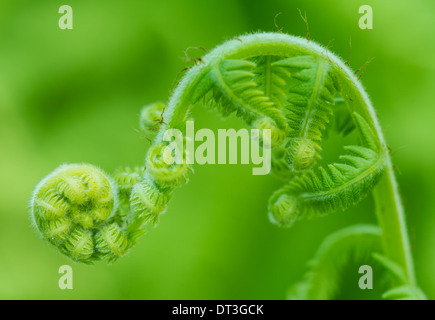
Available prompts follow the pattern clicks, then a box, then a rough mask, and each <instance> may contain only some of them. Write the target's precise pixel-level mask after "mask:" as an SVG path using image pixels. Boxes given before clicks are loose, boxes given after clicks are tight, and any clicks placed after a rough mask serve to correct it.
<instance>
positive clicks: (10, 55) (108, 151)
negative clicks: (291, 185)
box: [0, 0, 435, 299]
mask: <svg viewBox="0 0 435 320" xmlns="http://www.w3.org/2000/svg"><path fill="white" fill-rule="evenodd" d="M64 4H69V5H71V6H72V8H73V12H74V29H73V30H60V29H59V28H58V19H59V17H60V14H59V13H58V9H59V7H60V6H61V5H64ZM363 4H368V5H371V6H372V8H373V11H374V29H373V30H360V29H359V27H358V19H359V17H360V15H359V13H358V8H359V7H360V6H361V5H363ZM297 8H300V9H301V10H302V11H306V12H307V16H308V20H309V24H310V31H311V37H312V39H313V40H315V41H317V42H319V43H321V44H323V45H326V44H327V43H329V42H330V41H332V40H333V39H334V40H333V42H331V45H332V47H331V49H330V50H331V51H334V52H336V53H337V54H338V55H339V56H341V57H343V58H344V59H346V58H347V56H348V52H349V39H350V38H351V39H352V50H351V52H350V55H349V57H350V63H351V66H352V67H353V68H354V69H355V70H356V69H358V68H359V67H360V66H361V65H363V64H364V62H365V61H366V60H367V59H368V58H370V57H375V59H374V60H373V61H372V62H371V64H370V65H369V66H368V67H367V71H366V73H365V74H364V76H363V79H362V81H363V83H364V85H365V87H366V89H367V91H368V93H369V94H370V96H371V98H372V100H373V103H374V105H375V107H376V109H377V112H378V115H379V118H380V121H381V124H382V126H383V128H384V131H385V134H386V138H387V141H388V142H389V145H390V147H391V149H392V150H393V161H394V162H395V164H396V165H397V168H398V172H400V174H398V180H399V183H400V186H401V192H402V195H403V199H404V203H405V206H406V212H407V222H408V227H409V232H410V236H411V241H412V248H413V254H414V257H415V264H416V271H417V277H418V279H419V283H420V284H421V287H422V288H423V290H424V291H425V292H426V293H427V295H428V297H429V298H435V277H434V276H433V272H434V269H435V268H434V266H435V251H434V249H433V248H434V243H435V232H433V230H435V215H434V212H433V208H435V197H434V196H433V194H434V192H435V170H433V165H434V163H435V150H434V148H433V146H434V144H435V134H434V129H433V128H434V119H435V109H434V101H435V97H434V90H433V88H434V86H435V58H434V52H435V27H434V22H435V2H434V1H432V0H413V1H410V0H406V1H393V0H384V1H374V0H365V1H360V0H346V1H344V0H340V1H339V0H316V1H306V0H294V1H284V0H282V1H280V0H269V1H252V0H250V1H248V0H246V1H243V0H238V1H236V0H232V1H230V0H220V1H198V0H197V1H187V0H183V1H165V0H162V1H154V0H152V1H133V0H124V1H110V2H108V1H101V0H95V1H83V0H75V1H72V2H64V1H44V2H35V1H20V0H14V1H5V0H2V1H1V2H0V298H2V299H36V298H38V299H283V298H285V294H286V290H287V288H288V287H289V286H290V285H291V284H292V283H294V282H296V281H298V280H300V279H301V277H302V275H303V272H304V270H305V266H306V263H307V261H308V260H309V259H310V258H311V257H312V256H313V255H314V253H315V252H316V250H317V248H318V246H319V244H320V243H321V241H322V239H323V238H324V237H325V236H326V235H328V234H330V233H331V232H333V231H335V230H338V229H339V228H341V227H344V226H348V225H350V224H354V223H360V222H362V223H375V222H376V220H375V217H374V212H373V203H372V199H371V198H368V199H366V200H364V201H363V202H362V203H361V204H360V205H358V207H356V208H353V209H351V210H348V211H347V212H344V213H337V214H333V215H330V216H328V217H324V218H321V219H315V220H311V221H301V222H300V223H297V224H296V225H295V226H294V227H293V228H291V229H289V230H281V229H279V228H277V227H275V226H274V225H272V224H271V223H269V221H268V218H267V214H266V212H267V200H268V197H269V196H270V194H271V193H272V192H273V191H274V190H275V189H277V188H279V187H280V185H281V184H282V183H281V182H280V181H278V180H277V179H275V178H274V177H272V176H253V175H252V174H251V168H250V167H249V166H233V165H226V166H222V165H221V166H198V165H197V166H196V167H195V171H196V172H195V174H194V175H192V178H191V181H190V183H189V184H188V185H186V186H184V187H183V188H181V189H179V190H177V192H176V193H175V197H174V198H173V200H172V202H171V203H170V206H169V210H168V211H167V213H166V214H165V216H163V217H162V219H161V222H160V225H159V226H158V227H157V228H156V229H153V230H150V232H149V233H148V234H147V235H146V236H144V237H143V238H142V239H141V240H140V241H139V243H138V244H137V245H136V246H135V247H134V248H133V249H132V250H131V252H130V254H129V255H127V256H126V257H123V258H122V259H120V260H119V261H118V262H116V263H115V264H114V265H111V266H108V265H106V264H104V263H97V264H96V265H95V266H85V265H78V264H75V263H73V262H71V261H70V260H68V259H67V258H66V257H64V256H62V255H61V254H59V253H58V252H57V251H56V250H55V248H52V247H50V246H48V245H47V244H46V243H45V242H43V241H42V240H41V239H40V238H39V236H38V235H37V233H36V232H34V230H32V226H31V223H30V219H29V213H28V211H29V210H28V203H29V199H30V196H31V192H32V190H33V188H34V186H35V185H36V184H37V183H38V181H39V180H40V179H41V178H43V177H44V176H45V175H46V174H48V173H49V172H51V171H52V170H53V169H54V168H56V167H57V166H58V165H59V164H62V163H66V162H68V163H80V162H87V163H92V164H96V165H99V166H100V167H102V168H103V169H104V170H106V171H107V172H113V170H114V169H115V168H116V167H118V166H120V165H140V164H142V163H143V160H144V156H145V154H146V149H147V148H148V147H149V142H148V141H147V140H146V139H144V138H143V137H141V134H140V133H138V132H137V131H136V129H137V128H138V123H137V120H138V114H139V111H140V108H141V107H142V106H143V105H145V104H147V103H150V102H153V101H156V100H163V101H165V100H166V99H167V96H168V90H169V88H170V87H171V85H172V83H173V80H174V78H175V77H176V75H177V73H178V72H179V71H180V70H181V69H182V68H184V67H186V66H188V65H190V64H191V63H189V62H188V61H186V59H185V57H184V50H185V49H186V48H187V47H190V46H201V47H204V48H207V49H211V48H213V47H214V46H215V45H218V44H220V43H221V42H222V41H224V40H226V39H229V38H231V37H234V36H237V35H239V34H243V33H246V32H252V31H257V30H264V31H275V30H276V28H275V26H274V22H273V20H274V16H275V15H276V14H277V13H279V12H282V14H281V15H280V16H278V17H277V22H278V24H279V25H280V26H281V27H282V28H283V30H284V32H288V33H291V34H294V35H299V36H305V25H304V23H303V22H302V20H301V19H300V17H299V14H298V11H297ZM200 54H201V52H195V51H194V50H192V51H190V55H192V56H196V55H200ZM193 115H194V117H195V119H196V121H197V126H198V128H199V127H210V128H213V129H217V128H227V127H237V126H239V125H240V123H239V122H238V121H236V120H234V119H229V120H228V121H225V122H224V121H222V120H221V119H220V117H219V116H217V115H216V113H214V112H208V111H205V110H204V109H202V108H196V109H195V111H194V114H193ZM325 149H326V148H325ZM325 152H326V156H327V154H328V152H327V151H325ZM64 264H69V265H72V267H73V270H74V289H73V290H65V291H63V290H60V289H59V287H58V279H59V276H60V275H59V274H58V269H59V267H60V266H61V265H64ZM356 285H357V284H356V282H355V283H347V285H346V286H347V287H349V288H350V289H352V288H353V291H357V290H356V289H355V288H356ZM350 291H351V292H353V291H352V290H350ZM358 295H359V296H358ZM361 295H362V296H361ZM352 297H354V296H353V295H349V296H346V298H352ZM355 297H364V294H362V293H361V292H360V293H356V294H355Z"/></svg>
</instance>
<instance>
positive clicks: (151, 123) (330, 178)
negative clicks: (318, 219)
mask: <svg viewBox="0 0 435 320" xmlns="http://www.w3.org/2000/svg"><path fill="white" fill-rule="evenodd" d="M199 101H203V102H204V104H205V105H206V106H209V107H211V108H214V109H216V110H218V112H219V113H221V114H222V115H223V116H228V115H230V114H233V115H235V116H236V117H238V118H240V119H243V120H244V121H245V122H246V124H247V125H248V126H251V128H254V129H260V131H261V130H263V129H270V130H271V143H270V147H271V148H272V159H271V167H272V170H273V172H274V173H275V174H276V175H278V176H279V177H280V178H281V179H283V180H284V181H285V182H286V184H285V186H284V187H283V188H281V189H280V190H279V191H277V192H275V193H274V194H273V195H272V197H271V199H270V203H269V215H270V217H271V220H272V221H273V222H275V223H277V224H278V225H280V226H291V225H292V224H293V223H294V222H295V221H296V220H298V219H301V218H303V217H314V216H322V215H326V214H329V213H331V212H334V211H336V210H346V209H348V208H350V207H351V206H353V205H355V204H356V203H358V202H359V201H360V200H361V199H363V198H364V197H365V196H367V195H368V194H369V193H370V192H371V193H373V195H374V199H375V207H376V208H375V212H376V216H377V218H378V221H379V227H380V229H378V228H374V227H368V226H358V227H352V228H350V229H345V230H343V231H340V232H339V233H337V234H336V235H334V236H331V237H330V238H328V239H327V240H326V242H325V244H324V245H322V247H321V249H320V250H319V253H318V254H317V256H316V258H315V259H314V260H313V262H312V263H311V271H310V272H309V274H308V275H307V278H306V280H305V281H304V282H302V283H301V284H300V285H299V286H297V289H296V291H293V293H294V294H295V296H296V297H299V298H310V299H311V298H331V297H333V296H334V295H335V293H336V292H337V291H338V289H339V288H338V286H339V284H340V281H339V278H340V272H341V270H342V267H343V266H344V264H345V262H346V261H349V259H351V258H352V257H356V258H361V257H366V256H367V255H368V254H374V253H376V254H377V255H374V257H375V259H377V261H378V262H379V263H380V264H381V265H382V266H383V268H384V269H385V270H387V272H389V273H390V274H391V275H392V276H393V278H396V281H395V283H394V285H392V286H391V290H388V291H387V292H386V293H385V295H384V296H385V297H386V298H411V299H414V298H415V299H417V298H424V295H423V294H422V293H421V291H420V290H419V289H418V287H417V285H416V280H415V273H414V268H413V262H412V257H411V253H410V246H409V240H408V235H407V231H406V224H405V219H404V212H403V206H402V204H401V201H400V195H399V192H398V187H397V183H396V180H395V176H394V172H393V166H392V163H391V159H390V156H389V153H388V151H387V150H388V147H387V145H386V142H385V139H384V136H383V134H382V130H381V127H380V125H379V123H378V120H377V117H376V113H375V111H374V109H373V107H372V105H371V102H370V100H369V99H368V96H367V94H366V92H365V91H364V89H363V88H362V86H361V85H360V83H359V82H358V79H357V78H355V76H354V72H352V71H351V70H350V69H349V68H348V67H347V66H346V65H345V64H344V63H343V62H342V61H341V59H339V58H338V57H337V56H335V55H334V54H332V53H331V52H326V50H325V49H324V48H322V47H321V46H319V45H317V44H315V43H314V42H313V41H306V39H301V38H297V37H293V36H290V35H286V34H282V33H254V34H248V35H245V36H241V37H238V38H237V39H233V40H229V41H227V42H225V43H224V44H222V45H220V46H218V47H216V48H215V49H214V50H212V51H211V52H210V53H208V54H206V55H205V56H204V57H202V58H201V59H199V60H198V61H197V63H196V64H195V65H194V66H193V67H191V68H189V70H188V71H187V72H186V73H185V75H184V77H183V79H181V81H180V82H179V84H178V85H177V87H176V88H175V90H173V91H172V92H171V96H170V98H169V100H168V102H167V104H162V103H153V104H150V105H147V106H146V107H145V108H143V109H142V111H141V117H140V127H141V129H142V130H143V131H144V132H145V133H146V134H152V133H154V132H156V131H157V129H158V132H157V134H156V135H155V137H154V143H153V145H152V146H151V147H150V149H149V150H148V153H147V156H146V160H145V168H143V169H128V168H121V169H119V170H118V171H116V172H115V174H114V179H112V178H111V177H110V176H108V175H106V174H105V173H104V172H102V171H101V170H99V169H98V168H95V167H93V166H90V165H67V166H61V167H60V168H59V169H57V170H55V171H54V172H53V173H52V174H50V175H48V176H47V177H46V178H45V179H43V180H42V181H41V182H40V183H39V184H38V185H37V187H36V189H35V192H34V194H33V197H32V201H31V214H32V218H33V220H34V222H35V225H36V227H37V230H38V231H39V232H40V234H41V236H42V237H43V238H44V239H46V240H47V241H48V242H49V243H51V244H52V245H54V246H56V247H57V248H58V249H59V250H60V251H61V252H62V253H64V254H66V255H67V256H68V257H70V258H71V259H73V260H75V261H78V262H83V263H93V262H94V261H96V260H101V259H104V260H106V261H108V262H114V261H116V260H117V259H118V258H119V257H120V256H122V255H125V254H126V253H127V252H128V251H129V250H130V248H131V247H132V246H133V245H134V244H135V243H136V242H137V239H138V237H139V236H141V235H142V234H144V233H145V227H146V226H147V225H148V224H150V223H152V224H154V225H156V224H157V222H158V221H159V220H160V218H161V216H162V214H164V213H165V212H166V210H167V207H168V204H169V202H170V199H171V198H172V196H173V193H174V191H175V189H176V188H178V187H180V186H182V185H183V184H185V183H187V182H188V181H189V175H190V174H191V173H192V172H193V169H192V166H191V165H190V163H186V161H182V162H181V163H171V164H169V163H168V162H167V161H166V160H165V159H166V158H167V157H168V154H167V146H168V143H167V141H165V138H164V137H165V133H166V132H167V130H169V129H180V128H183V127H185V122H186V121H187V120H188V119H190V110H191V107H192V106H193V105H194V104H196V103H197V102H199ZM332 127H335V129H336V130H337V131H338V132H339V133H340V134H343V135H346V134H349V133H350V132H351V131H353V130H354V129H355V128H356V131H357V134H358V135H359V138H360V139H359V140H360V143H359V144H355V145H351V146H345V147H344V150H345V151H344V154H342V155H341V156H340V157H339V161H338V162H336V163H332V164H329V165H326V166H318V165H317V162H318V161H317V160H318V159H319V158H320V152H321V149H322V141H323V140H324V139H325V135H327V132H328V131H327V130H330V129H331V128H332ZM259 138H260V139H259V140H260V142H261V140H262V139H263V138H264V136H262V135H261V134H260V137H259ZM183 139H184V138H183ZM187 141H188V140H186V139H184V140H183V145H186V144H187ZM178 148H179V147H178V146H177V147H176V150H175V149H174V150H173V151H174V152H176V153H178V154H179V155H181V158H182V159H183V160H186V159H190V156H192V155H191V154H189V152H190V151H187V150H186V151H184V150H179V149H178ZM171 152H172V151H171ZM380 230H382V232H381V231H380ZM331 275H332V276H331Z"/></svg>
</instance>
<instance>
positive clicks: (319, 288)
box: [287, 225, 382, 300]
mask: <svg viewBox="0 0 435 320" xmlns="http://www.w3.org/2000/svg"><path fill="white" fill-rule="evenodd" d="M381 250H382V241H381V230H380V228H378V227H376V226H371V225H355V226H351V227H347V228H345V229H342V230H339V231H337V232H335V233H333V234H332V235H330V236H328V237H327V238H326V239H325V240H324V241H323V243H322V244H321V246H320V248H319V250H318V251H317V253H316V255H315V257H314V259H313V260H312V261H311V262H310V263H309V271H308V272H307V273H306V274H305V278H304V280H303V281H302V282H300V283H298V284H296V285H294V286H292V287H291V288H290V290H289V291H288V295H287V299H289V300H329V299H333V298H334V296H335V295H336V294H337V293H338V290H339V288H340V286H341V283H340V279H341V275H342V273H343V271H344V270H345V268H346V267H347V266H348V264H349V263H352V262H360V261H364V263H367V260H368V259H371V255H372V253H373V252H376V251H378V252H379V251H381Z"/></svg>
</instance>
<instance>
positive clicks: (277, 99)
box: [254, 56, 291, 109]
mask: <svg viewBox="0 0 435 320" xmlns="http://www.w3.org/2000/svg"><path fill="white" fill-rule="evenodd" d="M278 59H279V57H276V56H260V57H256V58H255V60H254V62H255V63H256V68H255V69H254V73H255V74H256V76H255V78H254V80H255V81H256V82H257V84H258V88H259V89H261V90H262V91H263V92H264V94H265V95H266V96H267V97H269V98H270V100H271V101H272V102H273V103H274V104H275V106H277V107H278V108H279V109H282V108H284V105H285V104H286V98H287V86H288V84H289V82H290V77H291V73H290V71H289V70H288V68H285V67H282V66H279V65H274V64H273V62H275V61H277V60H278Z"/></svg>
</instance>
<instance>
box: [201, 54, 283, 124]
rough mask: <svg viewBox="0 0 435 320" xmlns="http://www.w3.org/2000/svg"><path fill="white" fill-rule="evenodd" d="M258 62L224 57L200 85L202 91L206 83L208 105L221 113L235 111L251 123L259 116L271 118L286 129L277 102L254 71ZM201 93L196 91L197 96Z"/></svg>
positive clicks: (225, 113)
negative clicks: (259, 82) (261, 83)
mask: <svg viewBox="0 0 435 320" xmlns="http://www.w3.org/2000/svg"><path fill="white" fill-rule="evenodd" d="M256 66H257V65H256V64H255V63H254V62H252V61H249V60H243V59H228V60H222V61H221V62H220V63H219V64H218V65H216V66H214V67H213V68H212V70H211V71H210V72H209V73H208V74H207V75H206V76H205V77H203V79H201V81H200V82H199V84H198V85H197V87H198V88H200V89H198V91H199V92H200V93H201V94H202V92H203V91H204V89H205V88H207V86H210V85H211V84H212V85H211V88H210V90H209V92H208V93H207V94H205V96H204V97H205V100H206V101H205V102H206V104H209V105H212V106H213V107H215V108H216V109H217V110H218V111H219V112H220V113H221V114H222V115H224V116H228V115H229V114H231V113H233V112H236V114H237V116H238V117H241V118H243V119H244V120H245V121H246V122H247V123H248V124H251V123H252V121H254V120H255V119H257V118H264V117H267V118H270V119H272V120H273V121H274V122H275V123H276V125H277V127H278V128H279V129H281V130H285V129H286V127H287V123H286V120H285V117H284V116H283V115H282V113H281V111H280V110H279V109H278V108H277V107H276V105H275V103H274V102H273V101H272V100H271V99H270V98H269V97H268V96H266V95H265V93H264V91H263V90H262V89H261V87H260V86H259V84H258V83H257V82H256V81H255V78H256V77H258V75H256V74H255V73H254V72H255V68H256ZM201 94H198V93H196V94H195V98H197V97H199V96H200V95H201Z"/></svg>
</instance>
